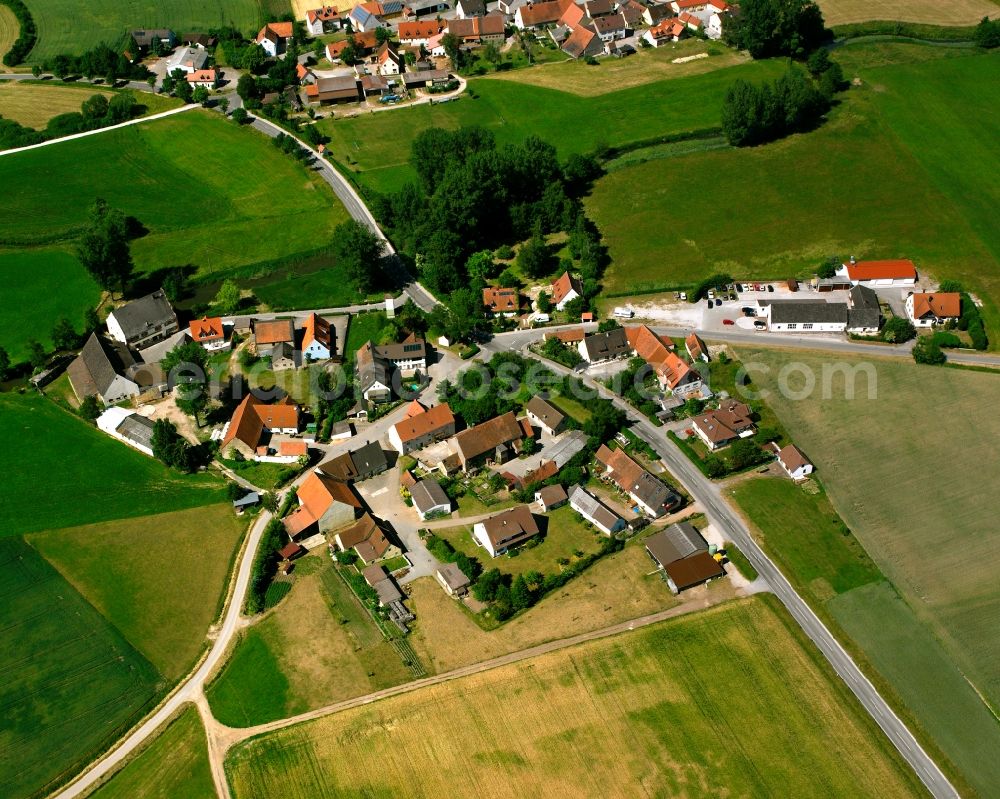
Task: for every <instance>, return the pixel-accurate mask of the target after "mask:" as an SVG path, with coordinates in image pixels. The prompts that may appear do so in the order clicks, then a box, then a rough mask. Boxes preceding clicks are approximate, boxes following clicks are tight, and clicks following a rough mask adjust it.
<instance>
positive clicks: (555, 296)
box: [552, 272, 583, 305]
mask: <svg viewBox="0 0 1000 799" xmlns="http://www.w3.org/2000/svg"><path fill="white" fill-rule="evenodd" d="M570 290H573V291H576V293H577V294H583V287H582V286H581V285H580V281H579V280H577V279H576V278H575V277H573V276H572V275H571V274H570V273H569V272H563V273H562V274H561V275H560V276H559V278H558V279H557V280H556V282H555V283H553V284H552V302H553V303H555V304H556V305H558V304H559V303H561V302H562V301H563V300H564V299H565V298H566V295H567V294H569V292H570Z"/></svg>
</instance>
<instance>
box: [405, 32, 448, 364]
mask: <svg viewBox="0 0 1000 799" xmlns="http://www.w3.org/2000/svg"><path fill="white" fill-rule="evenodd" d="M434 38H435V39H438V38H440V36H435V37H434ZM432 41H433V40H432ZM427 46H428V48H429V47H430V46H431V45H430V43H428V45H427ZM442 52H443V51H442ZM450 80H451V73H450V72H449V71H448V70H447V69H425V70H421V71H420V72H407V73H405V74H404V75H403V85H404V86H406V88H407V89H422V88H424V87H425V86H427V85H428V84H430V85H432V86H440V85H443V84H446V83H448V81H450ZM442 338H443V337H442ZM444 346H448V345H447V344H445V345H444Z"/></svg>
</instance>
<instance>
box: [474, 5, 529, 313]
mask: <svg viewBox="0 0 1000 799" xmlns="http://www.w3.org/2000/svg"><path fill="white" fill-rule="evenodd" d="M477 19H478V17H477ZM483 306H484V307H485V308H486V310H487V311H489V312H490V313H491V314H501V315H502V316H505V317H507V318H510V317H512V316H517V315H518V314H519V313H520V312H521V293H520V292H519V291H518V290H517V289H516V288H504V287H503V286H487V287H486V288H484V289H483Z"/></svg>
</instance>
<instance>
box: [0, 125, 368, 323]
mask: <svg viewBox="0 0 1000 799" xmlns="http://www.w3.org/2000/svg"><path fill="white" fill-rule="evenodd" d="M0 184H2V185H3V186H4V187H6V188H7V189H8V190H7V192H6V193H5V195H4V198H3V199H2V200H0V211H2V214H0V247H3V248H6V249H7V250H8V251H11V250H18V251H20V252H24V251H26V250H32V249H33V248H36V247H41V246H43V245H46V244H51V243H53V242H62V241H66V242H69V241H71V240H72V239H74V238H76V237H77V236H78V235H79V234H80V232H81V231H82V230H83V228H84V226H85V225H86V223H87V218H88V214H89V209H90V207H91V205H92V204H93V202H94V200H95V198H97V197H103V198H104V199H106V200H107V201H108V202H109V203H110V204H112V205H114V206H116V207H118V208H121V209H122V210H123V211H124V212H125V213H126V214H129V215H131V216H134V217H135V218H136V219H138V220H139V221H140V222H141V223H142V224H143V225H145V226H146V227H147V228H148V229H149V233H148V234H147V235H145V236H142V237H141V238H138V239H135V240H134V241H133V242H132V255H133V258H134V260H135V263H136V268H137V272H138V273H139V274H140V275H144V274H145V275H150V274H151V273H155V272H156V271H157V270H160V269H164V268H170V267H187V268H189V269H190V271H192V272H193V277H194V279H195V281H209V282H214V281H217V280H221V278H222V277H223V276H225V275H232V274H237V275H244V276H249V275H248V274H247V273H248V272H255V271H257V270H256V269H255V268H253V267H252V265H253V264H261V263H263V264H264V266H263V267H261V268H260V271H263V272H268V271H274V270H275V268H276V267H275V266H274V264H273V263H272V262H273V261H274V260H275V259H278V260H282V259H289V258H292V259H294V257H295V256H296V255H298V254H302V253H309V252H312V251H314V250H316V249H317V248H319V247H322V246H324V245H326V244H329V243H330V241H331V238H332V232H333V229H334V227H336V225H337V224H339V223H340V222H342V221H344V220H345V219H346V218H347V213H346V211H345V210H344V207H343V206H342V205H341V204H340V202H339V201H338V200H337V199H336V198H335V197H334V195H333V192H332V191H331V190H330V188H329V186H327V185H326V183H324V182H323V181H322V180H320V179H319V178H318V177H316V175H315V174H314V173H312V172H311V171H309V170H307V169H306V168H305V167H303V166H302V165H300V164H298V163H297V162H295V161H293V160H292V159H291V158H289V157H287V156H285V155H282V154H281V153H280V152H278V151H277V150H276V149H275V148H274V147H273V146H272V145H271V144H270V142H269V140H268V139H267V138H266V137H264V136H262V135H260V134H258V133H255V132H253V131H251V130H246V129H240V128H238V127H237V126H236V125H234V124H232V123H229V122H226V121H225V120H223V119H221V118H219V117H218V116H217V115H210V114H209V113H206V112H201V111H192V112H188V113H186V114H182V115H179V116H175V117H171V118H168V119H163V120H157V121H155V122H150V123H148V124H142V125H133V126H131V127H128V128H123V129H120V130H116V131H111V132H108V133H102V134H100V135H97V136H91V137H88V138H85V139H79V140H76V141H71V142H64V143H60V144H57V145H52V146H49V147H45V148H43V149H41V150H34V151H30V152H26V153H18V154H16V155H9V156H5V157H4V158H2V159H0ZM241 269H242V270H243V271H242V272H241ZM330 271H331V272H332V273H336V268H335V267H334V266H332V265H331V266H330ZM293 273H294V265H293V266H292V267H290V269H289V270H286V271H285V272H283V273H282V275H281V276H282V277H285V278H291V277H292V276H293ZM328 277H329V276H328ZM48 279H49V278H43V280H48ZM149 283H150V285H151V286H155V285H158V283H157V282H156V279H155V277H153V278H151V279H150V281H149ZM44 285H45V283H43V282H41V280H40V281H39V284H38V286H39V287H38V288H36V284H35V283H34V282H31V283H28V284H27V285H26V286H25V288H24V289H23V290H24V291H36V292H37V291H40V290H41V288H40V287H41V286H44ZM295 288H296V287H294V286H291V287H286V289H285V294H286V295H287V294H288V293H289V292H293V291H294V289H295ZM348 290H349V289H348ZM298 299H299V301H300V302H301V300H302V296H301V294H299V295H298ZM82 310H83V309H82V307H81V308H80V311H79V312H80V313H82ZM49 327H51V325H47V326H46V328H47V329H48V328H49ZM24 338H27V334H25V336H24Z"/></svg>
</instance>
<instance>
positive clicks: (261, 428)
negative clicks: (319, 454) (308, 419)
mask: <svg viewBox="0 0 1000 799" xmlns="http://www.w3.org/2000/svg"><path fill="white" fill-rule="evenodd" d="M299 427H300V414H299V406H298V405H296V404H295V402H294V401H293V400H292V399H291V398H290V397H285V398H284V399H281V400H278V401H277V402H274V403H270V404H268V403H266V402H264V401H263V400H261V399H257V397H255V396H254V395H253V394H247V396H246V397H244V398H243V401H242V402H241V403H240V404H239V405H238V406H236V410H235V411H233V416H232V418H231V419H230V420H229V421H228V422H227V423H226V426H225V427H224V428H223V430H222V441H221V443H220V444H219V450H220V451H221V452H223V453H225V454H227V455H228V453H230V452H232V451H234V450H235V451H237V452H239V453H240V454H241V455H243V457H245V458H248V459H260V458H261V457H267V456H268V455H269V449H270V448H269V447H268V444H269V443H270V439H271V437H272V436H274V435H276V434H281V435H288V436H294V435H297V434H298V432H299ZM230 457H231V456H230Z"/></svg>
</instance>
